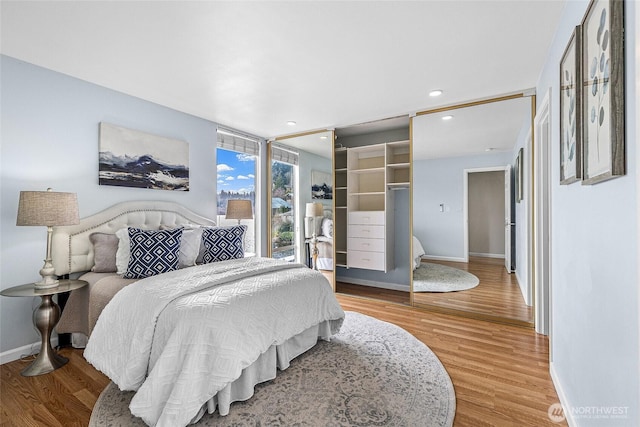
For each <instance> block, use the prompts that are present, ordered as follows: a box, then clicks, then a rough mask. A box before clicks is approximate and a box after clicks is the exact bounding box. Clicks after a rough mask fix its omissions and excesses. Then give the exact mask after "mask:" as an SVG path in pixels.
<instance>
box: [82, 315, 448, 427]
mask: <svg viewBox="0 0 640 427" xmlns="http://www.w3.org/2000/svg"><path fill="white" fill-rule="evenodd" d="M132 396H133V392H121V391H119V390H118V387H117V386H115V384H113V383H110V384H109V385H108V386H107V387H106V388H105V390H104V391H103V392H102V394H100V397H99V398H98V401H97V402H96V404H95V406H94V408H93V413H92V414H91V420H90V422H89V426H90V427H98V426H100V427H101V426H144V425H145V424H144V423H143V421H142V420H141V419H139V418H136V417H134V416H133V415H131V413H130V412H129V408H128V405H129V402H130V400H131V398H132ZM455 407H456V397H455V393H454V390H453V384H452V383H451V378H449V375H448V374H447V371H446V370H445V369H444V367H443V366H442V363H441V362H440V360H439V359H438V358H437V357H436V355H435V354H434V353H433V352H432V351H431V350H430V349H429V347H427V346H426V345H424V344H423V343H422V342H420V341H419V340H418V339H416V338H415V337H414V336H413V335H411V334H409V333H408V332H406V331H405V330H404V329H402V328H399V327H398V326H395V325H392V324H390V323H386V322H382V321H380V320H377V319H374V318H372V317H369V316H365V315H363V314H359V313H353V312H347V317H346V319H345V322H344V324H343V326H342V330H341V331H340V333H339V334H337V335H335V336H334V337H332V338H331V342H325V341H321V342H319V343H318V344H317V345H316V346H315V347H314V348H312V349H311V350H309V351H308V352H306V353H305V354H303V355H301V356H299V357H298V358H296V359H294V360H293V361H292V362H291V365H290V366H289V368H288V369H286V370H284V371H280V372H278V376H277V377H276V379H274V380H272V381H269V382H266V383H263V384H260V385H258V386H256V388H255V395H254V396H253V397H252V398H250V399H249V400H247V401H245V402H236V403H233V404H232V405H231V410H230V413H229V415H227V416H225V417H221V416H219V415H218V413H217V412H215V413H214V414H205V415H204V416H203V417H202V419H201V420H200V421H199V422H198V423H197V424H196V426H256V427H257V426H314V427H315V426H398V427H400V426H451V425H453V419H454V415H455Z"/></svg>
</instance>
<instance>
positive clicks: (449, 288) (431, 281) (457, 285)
mask: <svg viewBox="0 0 640 427" xmlns="http://www.w3.org/2000/svg"><path fill="white" fill-rule="evenodd" d="M479 283H480V279H478V278H477V277H476V276H474V275H473V274H471V273H468V272H466V271H463V270H460V269H457V268H453V267H449V266H446V265H441V264H432V263H430V262H422V263H420V266H418V268H416V269H415V270H414V271H413V292H453V291H464V290H466V289H471V288H475V287H476V286H478V284H479Z"/></svg>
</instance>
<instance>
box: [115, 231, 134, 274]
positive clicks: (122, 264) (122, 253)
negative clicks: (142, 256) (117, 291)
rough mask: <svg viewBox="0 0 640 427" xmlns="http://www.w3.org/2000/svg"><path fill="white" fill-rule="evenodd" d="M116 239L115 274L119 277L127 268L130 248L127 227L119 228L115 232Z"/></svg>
mask: <svg viewBox="0 0 640 427" xmlns="http://www.w3.org/2000/svg"><path fill="white" fill-rule="evenodd" d="M116 237H117V238H118V250H117V251H116V268H117V270H116V272H117V273H118V274H120V275H122V274H124V273H126V272H127V267H128V266H129V256H130V254H131V251H130V249H129V247H130V246H131V244H130V242H129V229H128V228H127V227H125V228H121V229H120V230H118V231H116Z"/></svg>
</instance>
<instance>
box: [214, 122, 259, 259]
mask: <svg viewBox="0 0 640 427" xmlns="http://www.w3.org/2000/svg"><path fill="white" fill-rule="evenodd" d="M259 149H260V145H259V139H258V138H255V137H251V136H249V135H242V134H240V133H238V132H236V131H233V130H230V129H225V128H222V127H218V146H217V149H216V166H217V169H218V178H217V191H218V193H217V206H218V212H217V218H216V222H217V223H218V224H219V225H235V224H237V223H238V220H236V219H226V211H227V201H228V200H229V199H248V200H251V205H252V206H253V219H243V220H240V223H241V224H242V225H246V226H247V234H246V236H245V253H248V254H255V253H256V246H257V244H256V237H257V235H256V219H255V218H256V211H257V209H256V176H257V175H258V170H257V165H258V154H259Z"/></svg>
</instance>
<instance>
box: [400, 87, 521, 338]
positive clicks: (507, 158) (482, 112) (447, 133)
mask: <svg viewBox="0 0 640 427" xmlns="http://www.w3.org/2000/svg"><path fill="white" fill-rule="evenodd" d="M531 114H532V112H531V98H530V97H526V96H525V97H518V98H513V99H502V100H499V101H496V102H490V103H484V104H480V105H473V106H466V107H462V108H455V107H454V108H451V109H447V110H446V111H438V112H433V113H429V114H422V115H419V116H417V117H415V118H414V119H413V123H412V125H413V236H414V237H413V256H414V259H415V265H414V267H415V268H414V273H413V277H412V279H413V280H412V296H413V303H414V305H418V306H424V307H427V308H430V309H433V310H437V311H445V312H450V313H459V314H466V315H473V316H474V317H482V318H486V319H489V320H501V321H503V320H504V321H508V322H509V323H516V324H523V325H532V324H533V311H532V307H531V304H532V299H531V298H529V296H530V295H531V290H530V286H529V285H528V283H529V280H528V277H527V276H528V268H527V265H528V258H527V256H528V255H527V252H528V239H527V230H528V209H530V208H529V206H530V205H529V204H528V202H527V200H526V199H523V201H522V202H518V203H516V197H515V192H514V188H515V186H516V185H518V186H521V187H522V188H526V187H527V185H522V184H523V183H522V181H523V180H524V179H526V180H528V179H529V178H528V175H529V174H528V168H527V167H526V166H527V162H530V158H529V157H528V156H527V160H525V161H524V162H522V163H521V166H522V167H520V168H519V169H518V171H517V172H518V174H517V176H518V179H517V181H516V180H515V178H516V174H514V168H513V166H514V165H515V164H516V159H517V158H518V155H519V154H520V150H519V147H523V148H524V150H523V153H525V154H527V153H528V150H529V148H530V147H529V145H530V142H527V138H528V136H527V135H528V134H527V132H528V131H529V128H530V123H531ZM529 138H530V136H529ZM520 156H521V157H520V159H521V160H522V156H523V154H520ZM520 173H522V174H521V175H520ZM527 182H528V181H527Z"/></svg>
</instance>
